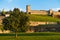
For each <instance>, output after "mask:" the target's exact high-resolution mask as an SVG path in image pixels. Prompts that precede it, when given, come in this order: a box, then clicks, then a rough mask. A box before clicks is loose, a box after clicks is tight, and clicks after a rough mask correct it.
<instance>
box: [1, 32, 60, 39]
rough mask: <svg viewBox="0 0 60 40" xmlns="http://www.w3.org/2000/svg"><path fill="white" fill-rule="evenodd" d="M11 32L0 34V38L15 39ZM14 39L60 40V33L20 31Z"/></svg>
mask: <svg viewBox="0 0 60 40" xmlns="http://www.w3.org/2000/svg"><path fill="white" fill-rule="evenodd" d="M15 39H16V38H15V37H14V35H13V34H0V40H15ZM16 40H60V33H57V32H40V33H29V34H28V33H27V34H26V33H20V34H19V36H18V38H17V39H16Z"/></svg>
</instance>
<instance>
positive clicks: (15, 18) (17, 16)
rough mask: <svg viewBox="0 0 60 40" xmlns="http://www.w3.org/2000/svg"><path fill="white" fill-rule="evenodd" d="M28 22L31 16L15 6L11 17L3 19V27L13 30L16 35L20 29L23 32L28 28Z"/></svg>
mask: <svg viewBox="0 0 60 40" xmlns="http://www.w3.org/2000/svg"><path fill="white" fill-rule="evenodd" d="M10 13H11V12H10ZM28 24H29V17H28V16H27V14H25V13H24V12H20V10H19V9H18V8H14V10H13V13H12V14H11V15H10V16H9V17H6V18H4V19H3V25H4V26H3V28H4V29H5V30H13V31H14V32H15V34H16V37H17V33H18V31H19V30H21V31H23V32H25V31H26V30H28V28H29V27H28Z"/></svg>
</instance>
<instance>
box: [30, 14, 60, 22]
mask: <svg viewBox="0 0 60 40" xmlns="http://www.w3.org/2000/svg"><path fill="white" fill-rule="evenodd" d="M29 17H30V20H31V21H43V22H46V21H48V22H57V21H60V19H58V18H53V17H51V16H47V15H37V14H29Z"/></svg>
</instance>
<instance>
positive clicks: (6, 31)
mask: <svg viewBox="0 0 60 40" xmlns="http://www.w3.org/2000/svg"><path fill="white" fill-rule="evenodd" d="M0 33H10V31H9V30H3V31H2V30H0Z"/></svg>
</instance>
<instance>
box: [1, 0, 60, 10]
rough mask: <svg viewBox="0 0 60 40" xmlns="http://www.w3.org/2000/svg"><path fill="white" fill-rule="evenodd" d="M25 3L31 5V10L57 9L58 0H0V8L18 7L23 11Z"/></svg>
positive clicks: (59, 2) (59, 4)
mask: <svg viewBox="0 0 60 40" xmlns="http://www.w3.org/2000/svg"><path fill="white" fill-rule="evenodd" d="M26 5H31V9H33V10H48V9H59V8H60V0H0V10H1V9H3V8H4V9H5V10H10V9H13V8H15V7H16V8H20V9H22V10H24V11H25V9H26Z"/></svg>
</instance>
